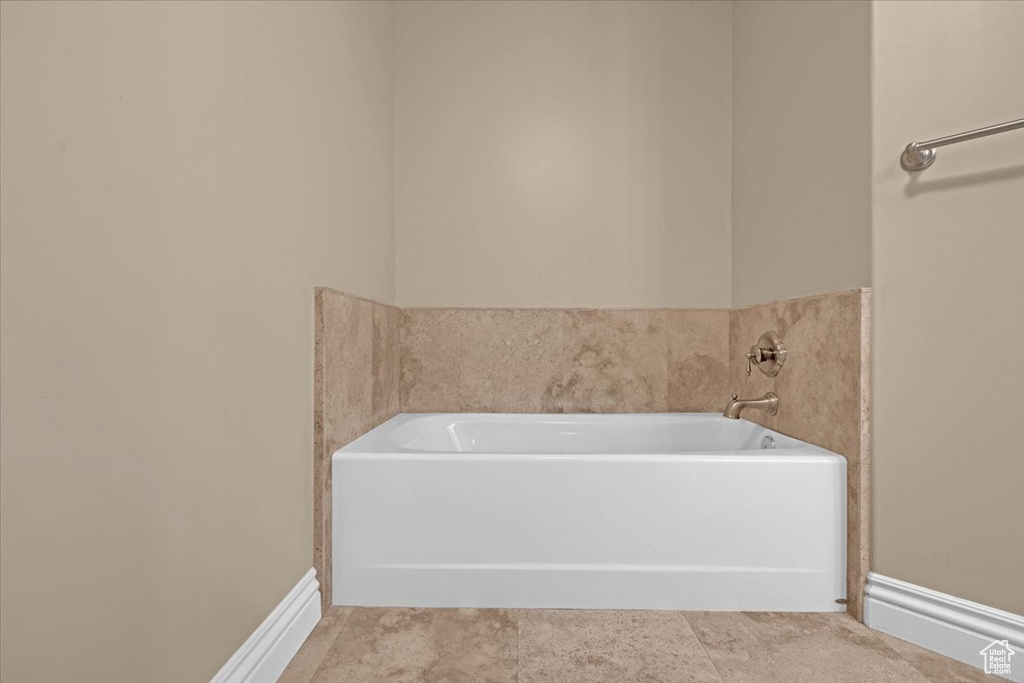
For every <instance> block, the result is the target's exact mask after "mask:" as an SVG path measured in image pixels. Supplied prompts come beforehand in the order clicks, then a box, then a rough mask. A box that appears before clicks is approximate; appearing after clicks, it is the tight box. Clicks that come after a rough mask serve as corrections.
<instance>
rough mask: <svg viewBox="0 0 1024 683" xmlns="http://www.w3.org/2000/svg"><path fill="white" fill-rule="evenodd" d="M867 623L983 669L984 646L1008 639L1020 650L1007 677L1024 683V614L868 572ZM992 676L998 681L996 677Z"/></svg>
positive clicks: (865, 620) (865, 602) (865, 613)
mask: <svg viewBox="0 0 1024 683" xmlns="http://www.w3.org/2000/svg"><path fill="white" fill-rule="evenodd" d="M864 623H865V624H867V625H868V626H870V627H871V628H873V629H875V630H877V631H881V632H882V633H888V634H889V635H891V636H896V637H897V638H899V639H900V640H906V641H908V642H911V643H914V644H915V645H919V646H921V647H923V648H925V649H928V650H931V651H932V652H938V653H939V654H941V655H945V656H946V657H951V658H953V659H956V660H959V661H961V662H964V663H965V664H970V665H971V666H975V667H977V668H979V669H981V668H982V667H983V664H984V662H983V658H982V655H981V650H982V648H984V647H986V646H987V645H989V643H991V642H992V641H994V640H1005V641H1008V642H1009V645H1010V647H1011V648H1013V649H1014V650H1015V651H1016V653H1017V654H1015V655H1013V656H1012V657H1011V659H1010V663H1011V665H1012V669H1011V671H1012V673H1011V674H1010V675H1009V676H1006V677H1005V678H1008V679H1009V680H1011V681H1016V682H1017V683H1024V617H1022V616H1020V615H1017V614H1011V613H1010V612H1004V611H1002V610H998V609H995V608H992V607H987V606H985V605H980V604H978V603H976V602H971V601H969V600H963V599H962V598H957V597H954V596H952V595H946V594H945V593H939V592H938V591H933V590H930V589H928V588H922V587H921V586H915V585H914V584H912V583H906V582H905V581H900V580H898V579H891V578H889V577H888V576H881V575H879V574H875V573H874V572H869V573H868V584H867V588H866V590H865V598H864ZM993 680H996V678H995V677H993Z"/></svg>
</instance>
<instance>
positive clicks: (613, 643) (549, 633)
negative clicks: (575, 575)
mask: <svg viewBox="0 0 1024 683" xmlns="http://www.w3.org/2000/svg"><path fill="white" fill-rule="evenodd" d="M519 681H520V683H541V682H544V683H548V682H550V683H574V682H577V681H578V682H579V683H601V682H607V683H620V682H621V681H652V682H653V681H664V682H665V683H673V682H675V681H687V682H689V683H720V682H721V681H722V679H721V677H719V675H718V672H717V671H716V670H715V667H714V664H712V662H711V660H710V659H709V658H708V656H707V655H706V654H705V652H704V649H703V648H702V647H701V645H700V643H699V642H698V640H697V638H696V637H695V636H694V633H693V630H692V629H691V628H690V625H689V623H688V622H687V620H686V618H685V617H684V616H683V613H681V612H639V611H620V610H593V611H592V610H521V611H520V613H519Z"/></svg>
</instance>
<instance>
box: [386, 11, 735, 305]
mask: <svg viewBox="0 0 1024 683" xmlns="http://www.w3.org/2000/svg"><path fill="white" fill-rule="evenodd" d="M396 22H397V27H396V28H397V38H396V40H397V48H398V52H397V63H396V68H397V81H398V94H397V114H396V121H397V168H398V176H397V178H398V185H397V191H396V200H397V230H398V261H397V263H398V265H397V271H398V282H397V292H398V302H399V304H400V305H403V306H432V305H436V306H484V307H496V306H524V307H533V306H553V307H573V306H604V307H615V306H641V307H642V306H682V307H726V306H728V305H729V302H730V294H729V288H730V274H729V269H730V255H729V250H730V246H729V245H730V236H729V231H730V228H729V225H730V218H729V211H730V208H729V164H730V153H729V145H730V136H731V130H730V108H731V107H730V97H731V94H730V78H731V75H730V74H731V63H730V62H731V50H732V48H731V46H730V33H731V5H730V3H718V2H686V3H656V2H645V3H641V2H522V3H509V2H479V3H468V2H452V3H442V2H402V3H399V4H398V8H397V15H396Z"/></svg>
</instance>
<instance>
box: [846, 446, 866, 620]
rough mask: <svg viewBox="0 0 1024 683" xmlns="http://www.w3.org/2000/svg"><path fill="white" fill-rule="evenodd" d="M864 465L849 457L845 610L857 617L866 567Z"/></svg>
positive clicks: (859, 617)
mask: <svg viewBox="0 0 1024 683" xmlns="http://www.w3.org/2000/svg"><path fill="white" fill-rule="evenodd" d="M861 500H862V494H861V465H860V463H858V462H857V461H855V460H854V461H851V460H847V461H846V610H847V612H849V614H850V616H851V617H853V618H854V619H857V620H860V619H862V618H863V614H864V581H865V579H866V578H867V568H866V567H862V566H861V562H862V559H863V557H864V553H865V549H864V547H863V545H862V544H863V542H864V540H865V539H864V535H863V533H862V529H861V525H862V524H864V516H865V515H864V514H862V511H861Z"/></svg>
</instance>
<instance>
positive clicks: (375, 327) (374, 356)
mask: <svg viewBox="0 0 1024 683" xmlns="http://www.w3.org/2000/svg"><path fill="white" fill-rule="evenodd" d="M400 315H401V312H400V311H399V310H398V309H397V308H395V307H393V306H386V305H384V304H379V303H377V302H374V301H369V300H367V299H360V298H358V297H354V296H350V295H348V294H343V293H341V292H336V291H334V290H330V289H325V288H318V289H317V290H316V291H315V294H314V361H313V392H314V396H313V566H314V567H315V568H316V570H317V580H318V581H319V582H320V595H321V601H322V606H323V610H324V612H326V611H327V609H328V608H329V607H330V606H331V598H332V586H331V578H332V577H331V573H332V572H331V567H332V556H331V527H332V523H331V510H332V505H333V501H332V500H331V495H332V487H331V456H332V455H333V453H334V451H336V450H337V449H339V448H341V447H342V446H344V445H345V444H347V443H349V442H350V441H352V440H353V439H355V438H357V437H359V436H361V435H362V434H364V433H366V432H367V431H369V430H370V429H372V428H373V427H375V426H376V425H378V424H380V423H381V422H383V421H384V420H387V419H389V418H391V417H393V416H394V415H395V414H396V413H397V412H398V405H399V395H398V392H399V343H400V339H399V333H400V324H401V319H400Z"/></svg>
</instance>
